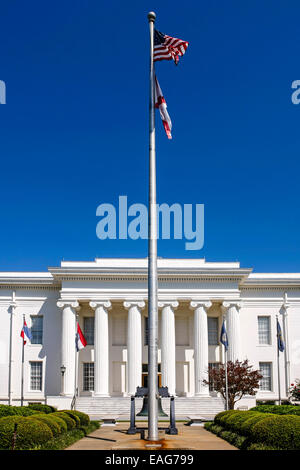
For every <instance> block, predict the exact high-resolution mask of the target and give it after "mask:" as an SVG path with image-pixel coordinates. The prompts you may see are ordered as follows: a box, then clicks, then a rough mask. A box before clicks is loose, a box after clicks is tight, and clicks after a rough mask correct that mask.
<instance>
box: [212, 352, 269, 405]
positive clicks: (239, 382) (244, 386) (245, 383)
mask: <svg viewBox="0 0 300 470" xmlns="http://www.w3.org/2000/svg"><path fill="white" fill-rule="evenodd" d="M208 374H209V381H207V380H203V383H205V385H209V384H210V385H211V386H212V388H213V389H214V390H215V391H216V392H219V393H220V394H221V395H222V397H223V398H224V400H226V390H225V364H220V367H219V368H218V369H210V370H209V372H208ZM260 379H262V375H261V374H260V372H259V371H258V370H253V369H252V366H250V365H249V363H248V359H247V360H245V361H243V362H240V361H235V362H232V361H228V362H227V381H228V408H229V409H230V410H233V409H234V405H235V403H236V402H237V401H239V400H240V399H241V398H242V397H243V396H244V395H255V394H256V391H257V389H258V387H259V381H260Z"/></svg>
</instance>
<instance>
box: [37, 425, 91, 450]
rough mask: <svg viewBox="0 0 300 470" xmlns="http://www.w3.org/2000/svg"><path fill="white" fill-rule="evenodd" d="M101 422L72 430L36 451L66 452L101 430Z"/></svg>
mask: <svg viewBox="0 0 300 470" xmlns="http://www.w3.org/2000/svg"><path fill="white" fill-rule="evenodd" d="M99 427H100V423H99V421H91V422H90V424H88V425H87V426H79V427H78V428H75V429H71V430H70V431H67V432H65V433H63V434H60V435H59V436H57V437H54V438H53V439H51V440H50V441H48V442H46V443H45V444H44V445H42V446H41V447H39V448H38V449H34V450H64V449H65V448H66V447H69V446H70V445H72V444H74V442H76V441H79V440H80V439H82V438H83V437H85V436H87V435H88V434H90V433H91V432H93V431H96V429H99Z"/></svg>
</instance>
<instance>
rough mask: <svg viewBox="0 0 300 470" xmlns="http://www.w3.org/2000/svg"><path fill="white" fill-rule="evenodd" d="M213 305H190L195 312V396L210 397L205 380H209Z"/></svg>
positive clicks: (198, 303)
mask: <svg viewBox="0 0 300 470" xmlns="http://www.w3.org/2000/svg"><path fill="white" fill-rule="evenodd" d="M211 305H212V303H211V302H210V301H203V300H202V301H192V302H191V303H190V308H191V309H192V310H194V367H195V396H209V386H208V385H206V384H204V383H203V380H208V327H207V309H208V308H209V307H211Z"/></svg>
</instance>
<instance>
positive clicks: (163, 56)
mask: <svg viewBox="0 0 300 470" xmlns="http://www.w3.org/2000/svg"><path fill="white" fill-rule="evenodd" d="M188 45H189V43H188V42H187V41H183V40H182V39H177V38H172V37H171V36H167V35H166V34H164V33H161V32H160V31H157V29H155V31H154V62H155V61H157V60H172V59H173V60H174V62H175V64H176V65H177V64H178V62H179V56H183V54H184V53H185V51H186V50H187V47H188Z"/></svg>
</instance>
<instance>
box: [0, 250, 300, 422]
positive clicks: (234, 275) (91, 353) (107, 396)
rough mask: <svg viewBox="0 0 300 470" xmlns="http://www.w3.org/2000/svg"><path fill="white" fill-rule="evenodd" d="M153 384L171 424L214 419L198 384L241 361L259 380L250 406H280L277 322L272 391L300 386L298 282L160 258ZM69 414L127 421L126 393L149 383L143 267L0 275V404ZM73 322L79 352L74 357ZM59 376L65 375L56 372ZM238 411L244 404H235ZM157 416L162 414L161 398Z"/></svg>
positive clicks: (213, 404)
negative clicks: (163, 394)
mask: <svg viewBox="0 0 300 470" xmlns="http://www.w3.org/2000/svg"><path fill="white" fill-rule="evenodd" d="M158 277H159V294H158V297H159V303H158V307H159V343H158V348H159V358H158V359H159V370H158V378H157V380H158V383H159V384H160V385H161V386H168V388H169V392H170V393H171V394H172V395H175V396H176V410H177V413H179V414H186V413H190V412H193V414H195V412H197V411H198V412H199V413H200V412H202V413H204V412H216V411H219V410H222V409H223V408H224V403H223V400H222V398H221V397H219V396H217V394H216V392H214V390H213V385H211V386H206V385H204V384H203V379H204V378H207V375H208V370H209V368H210V367H218V365H219V364H220V363H222V362H223V361H224V350H223V349H224V348H223V346H222V345H221V344H220V342H219V338H220V330H221V325H222V319H223V317H225V319H226V326H227V333H228V341H229V348H228V359H229V360H233V361H234V360H236V359H240V360H243V359H246V358H247V359H249V362H250V364H251V365H253V367H254V368H256V369H260V370H261V372H262V374H263V379H262V380H261V383H260V388H259V390H258V393H257V399H260V400H276V399H278V392H279V389H278V360H277V338H276V316H277V315H278V318H279V322H280V324H281V327H282V331H283V334H284V338H285V341H286V348H285V351H284V352H282V353H280V355H279V372H280V375H279V376H280V392H281V396H282V398H285V397H286V396H287V390H288V388H289V385H290V383H291V382H294V381H295V379H297V378H300V274H299V273H291V274H286V273H284V274H283V273H269V274H265V273H259V274H258V273H253V272H252V269H248V268H241V267H240V264H239V263H238V262H232V263H215V262H214V263H212V262H206V261H205V260H204V259H159V260H158ZM24 316H25V320H26V322H27V325H28V326H29V327H30V328H31V332H32V339H31V341H28V342H27V344H26V345H25V348H24V387H23V390H24V401H25V403H27V402H42V403H44V402H46V403H49V404H54V405H56V406H58V407H59V408H65V407H66V406H70V404H71V400H72V397H73V396H74V390H75V389H77V395H78V396H77V399H76V407H77V409H79V410H83V411H86V412H89V413H90V414H94V415H97V414H101V413H109V412H112V411H114V412H116V413H120V414H129V403H130V395H132V394H134V393H135V391H136V387H138V386H141V385H144V386H146V385H147V371H148V365H147V360H148V359H147V357H148V354H147V341H148V329H147V259H120V258H110V259H105V258H104V259H102V258H101V259H98V258H97V259H96V260H95V261H92V262H67V261H63V262H61V265H60V266H59V267H50V268H49V270H48V272H1V273H0V318H1V329H0V402H1V403H12V404H19V403H20V398H21V375H22V339H21V337H20V332H21V329H22V325H23V318H24ZM76 320H78V322H79V324H80V327H81V330H82V331H83V334H84V336H85V338H86V341H87V346H86V347H85V348H84V349H82V350H81V351H79V353H78V355H77V354H76V348H75V327H76ZM62 366H63V369H64V370H65V372H64V374H62V370H63V369H62ZM240 404H242V405H244V406H252V405H253V406H254V400H253V398H252V399H250V398H249V399H245V400H244V401H243V403H240ZM163 406H164V408H165V409H166V410H167V406H168V405H167V403H166V400H165V401H163Z"/></svg>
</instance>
